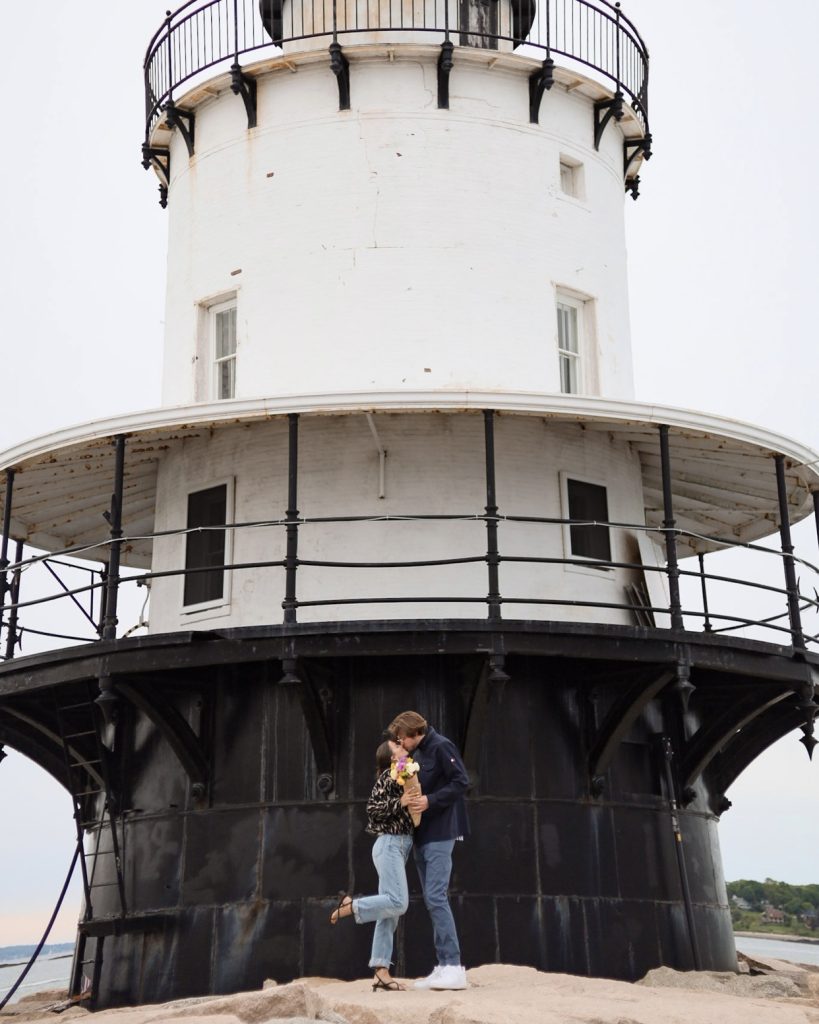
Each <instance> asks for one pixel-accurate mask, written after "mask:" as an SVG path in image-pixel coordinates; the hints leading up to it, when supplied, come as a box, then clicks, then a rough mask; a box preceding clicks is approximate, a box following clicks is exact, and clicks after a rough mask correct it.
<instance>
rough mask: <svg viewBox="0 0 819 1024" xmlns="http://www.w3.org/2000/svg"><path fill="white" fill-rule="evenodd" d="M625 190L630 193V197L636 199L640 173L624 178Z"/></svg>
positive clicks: (638, 190) (638, 191)
mask: <svg viewBox="0 0 819 1024" xmlns="http://www.w3.org/2000/svg"><path fill="white" fill-rule="evenodd" d="M626 192H628V193H630V195H631V198H632V199H635V200H636V199H638V198H639V196H640V175H639V174H636V175H635V176H634V177H633V178H626Z"/></svg>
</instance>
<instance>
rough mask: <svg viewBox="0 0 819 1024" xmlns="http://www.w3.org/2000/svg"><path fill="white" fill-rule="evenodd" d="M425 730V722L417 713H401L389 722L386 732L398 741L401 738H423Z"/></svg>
mask: <svg viewBox="0 0 819 1024" xmlns="http://www.w3.org/2000/svg"><path fill="white" fill-rule="evenodd" d="M427 728H428V726H427V720H426V719H425V718H422V717H421V715H419V714H418V712H417V711H402V712H401V714H400V715H396V716H395V718H393V720H392V721H391V722H390V724H389V726H388V728H387V732H388V733H389V734H390V735H391V736H395V738H396V739H400V738H401V737H403V736H423V735H424V734H425V733H426V731H427Z"/></svg>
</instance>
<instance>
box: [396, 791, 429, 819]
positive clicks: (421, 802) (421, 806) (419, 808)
mask: <svg viewBox="0 0 819 1024" xmlns="http://www.w3.org/2000/svg"><path fill="white" fill-rule="evenodd" d="M405 796H408V797H409V799H408V800H407V804H406V806H407V807H409V809H410V810H411V811H414V812H415V813H416V814H423V812H424V811H425V810H427V808H428V807H429V800H427V798H426V797H425V796H424V795H423V793H409V794H405ZM403 802H404V799H403V797H402V798H401V803H403Z"/></svg>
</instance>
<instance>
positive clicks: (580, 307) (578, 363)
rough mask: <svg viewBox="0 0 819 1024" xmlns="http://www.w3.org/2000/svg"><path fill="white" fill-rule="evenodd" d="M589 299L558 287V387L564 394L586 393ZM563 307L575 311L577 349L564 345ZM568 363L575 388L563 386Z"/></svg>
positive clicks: (556, 306)
mask: <svg viewBox="0 0 819 1024" xmlns="http://www.w3.org/2000/svg"><path fill="white" fill-rule="evenodd" d="M586 306H587V300H585V299H582V298H579V297H578V296H577V295H573V294H571V293H570V292H566V291H564V290H562V289H560V288H558V289H557V290H556V292H555V343H556V348H557V374H558V388H559V390H560V393H561V394H563V395H582V394H585V393H586V386H585V385H586V373H585V371H586V365H585V364H586V348H587V345H586V319H587V310H586ZM561 308H562V309H566V310H570V311H573V313H574V316H573V317H572V320H573V322H574V326H575V339H574V342H575V346H576V351H572V350H571V349H570V348H567V347H564V345H563V344H562V342H563V339H562V338H561V332H560V314H561ZM564 365H566V366H567V367H568V368H570V369H571V372H572V373H573V374H574V384H575V387H574V388H569V389H566V388H564V387H563V379H564V374H563V368H564Z"/></svg>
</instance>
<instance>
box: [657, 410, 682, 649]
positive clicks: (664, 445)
mask: <svg viewBox="0 0 819 1024" xmlns="http://www.w3.org/2000/svg"><path fill="white" fill-rule="evenodd" d="M660 463H661V466H662V478H663V537H664V538H665V560H666V564H667V566H668V569H667V575H668V594H669V599H670V605H669V612H670V613H671V628H672V629H682V628H683V617H682V606H681V604H680V569H679V565H678V562H677V537H676V534H675V532H674V527H675V525H676V523H675V519H674V503H673V499H672V495H671V456H670V454H669V447H668V426H667V425H666V424H665V423H662V424H660Z"/></svg>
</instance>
